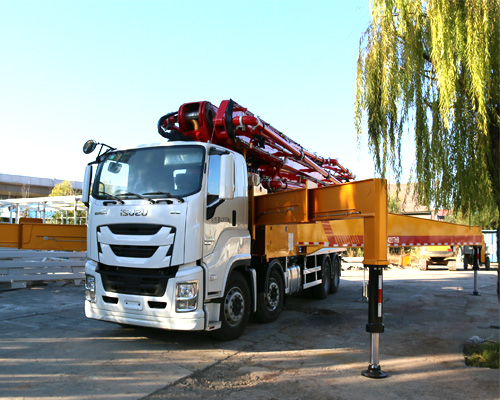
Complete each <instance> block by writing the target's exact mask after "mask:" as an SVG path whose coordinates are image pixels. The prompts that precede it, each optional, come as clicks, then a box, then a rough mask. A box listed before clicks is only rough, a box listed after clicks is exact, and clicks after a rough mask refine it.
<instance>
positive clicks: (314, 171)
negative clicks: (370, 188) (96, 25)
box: [158, 100, 354, 191]
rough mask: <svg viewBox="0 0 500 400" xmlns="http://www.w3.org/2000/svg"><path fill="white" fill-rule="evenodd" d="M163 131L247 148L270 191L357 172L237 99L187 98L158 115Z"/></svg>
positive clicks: (347, 177)
mask: <svg viewBox="0 0 500 400" xmlns="http://www.w3.org/2000/svg"><path fill="white" fill-rule="evenodd" d="M158 132H159V133H160V134H161V135H162V136H164V137H166V138H168V139H170V140H195V141H199V142H210V143H214V144H217V145H220V146H223V147H226V148H228V149H231V150H235V151H238V152H239V153H241V154H243V156H244V157H245V158H246V160H247V165H248V169H249V172H252V173H256V174H258V175H259V176H260V178H261V181H262V183H263V185H264V186H265V187H266V188H267V189H268V190H270V191H280V190H285V189H290V188H300V187H305V185H306V181H311V182H314V183H316V184H317V185H319V186H326V185H335V184H338V183H342V182H349V181H351V180H353V179H354V175H353V174H352V173H351V172H350V171H349V170H348V169H347V168H345V167H343V166H342V165H340V164H339V162H338V161H337V160H335V159H333V160H332V159H330V158H328V159H326V158H323V157H320V156H318V155H316V154H314V153H311V152H309V151H308V150H306V149H304V148H303V147H302V146H301V145H300V144H298V143H297V142H295V141H293V140H292V139H290V138H289V137H287V136H286V135H284V134H283V133H282V132H280V131H278V130H277V129H275V128H274V127H272V126H271V125H269V124H268V123H267V122H265V121H263V120H262V119H260V118H259V117H257V116H255V115H254V114H252V113H251V112H250V111H248V109H246V108H244V107H242V106H240V105H239V104H238V103H236V102H234V101H233V100H224V101H222V102H221V104H220V106H219V107H215V106H214V105H212V104H211V103H209V102H208V101H201V102H193V103H185V104H183V105H182V106H181V107H180V108H179V111H178V112H173V113H169V114H167V115H165V116H163V117H162V118H160V120H159V121H158Z"/></svg>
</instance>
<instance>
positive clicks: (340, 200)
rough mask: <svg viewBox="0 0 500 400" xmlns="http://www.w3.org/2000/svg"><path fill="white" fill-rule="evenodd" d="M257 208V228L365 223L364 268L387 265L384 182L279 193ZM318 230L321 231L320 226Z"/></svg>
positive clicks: (259, 200) (266, 197)
mask: <svg viewBox="0 0 500 400" xmlns="http://www.w3.org/2000/svg"><path fill="white" fill-rule="evenodd" d="M255 205H256V210H257V211H256V217H255V225H257V226H259V225H261V226H264V225H276V224H297V223H301V224H302V223H306V222H311V223H313V222H318V221H331V220H346V219H362V220H363V221H364V224H363V232H364V238H365V239H364V248H365V261H364V262H365V264H368V265H387V264H388V261H387V191H386V184H385V181H384V180H381V179H369V180H365V181H358V182H350V183H345V184H341V185H333V186H326V187H321V188H315V189H300V190H290V191H285V192H279V193H275V194H271V195H264V196H259V197H256V198H255ZM316 226H318V227H320V228H319V229H321V225H319V224H316ZM308 229H310V228H308Z"/></svg>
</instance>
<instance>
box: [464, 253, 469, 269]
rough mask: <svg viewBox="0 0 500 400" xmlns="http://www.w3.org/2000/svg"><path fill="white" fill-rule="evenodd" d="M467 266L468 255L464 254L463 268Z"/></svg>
mask: <svg viewBox="0 0 500 400" xmlns="http://www.w3.org/2000/svg"><path fill="white" fill-rule="evenodd" d="M467 268H469V255H468V254H464V269H467Z"/></svg>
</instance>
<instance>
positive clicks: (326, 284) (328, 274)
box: [311, 256, 332, 300]
mask: <svg viewBox="0 0 500 400" xmlns="http://www.w3.org/2000/svg"><path fill="white" fill-rule="evenodd" d="M325 278H326V279H325ZM321 280H322V282H321V284H319V285H316V286H313V287H312V288H311V293H312V296H313V297H314V298H315V299H317V300H324V299H326V298H327V297H328V293H330V287H331V283H332V262H331V261H330V257H328V256H325V257H324V258H323V263H322V264H321Z"/></svg>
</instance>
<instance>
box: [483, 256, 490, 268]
mask: <svg viewBox="0 0 500 400" xmlns="http://www.w3.org/2000/svg"><path fill="white" fill-rule="evenodd" d="M490 267H491V264H490V258H489V257H485V258H484V268H486V269H490Z"/></svg>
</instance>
